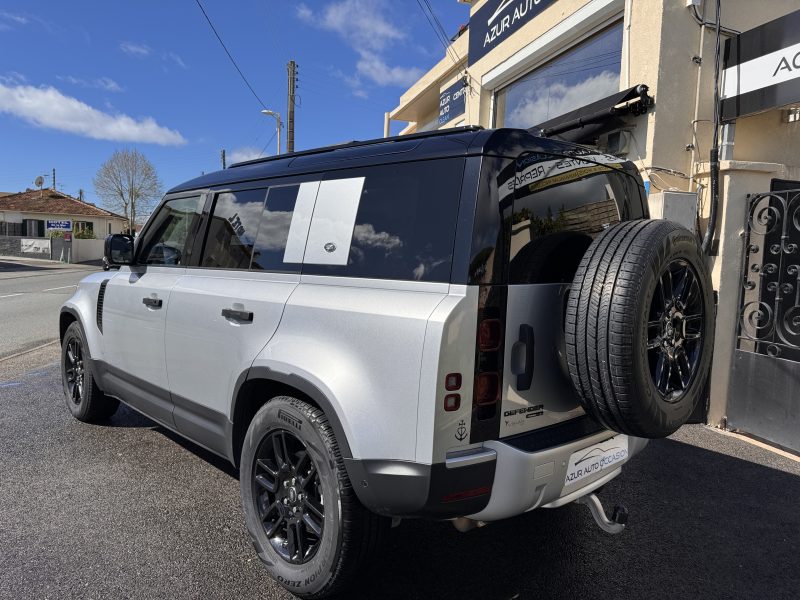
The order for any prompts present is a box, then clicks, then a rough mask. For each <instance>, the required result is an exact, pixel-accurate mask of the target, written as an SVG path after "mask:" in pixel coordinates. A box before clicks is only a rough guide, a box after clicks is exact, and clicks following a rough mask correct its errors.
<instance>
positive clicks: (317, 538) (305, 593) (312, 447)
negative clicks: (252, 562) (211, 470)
mask: <svg viewBox="0 0 800 600" xmlns="http://www.w3.org/2000/svg"><path fill="white" fill-rule="evenodd" d="M239 480H240V484H241V493H242V502H243V507H244V513H245V520H246V524H247V529H248V531H249V532H250V536H251V537H252V540H253V544H254V546H255V548H256V551H257V552H258V555H259V557H260V558H261V560H262V561H263V562H264V564H265V565H266V567H267V570H268V571H269V572H270V574H271V575H272V576H273V577H274V578H275V579H276V580H277V581H278V583H280V584H281V585H282V586H283V587H285V588H286V589H288V590H290V591H291V592H292V593H294V594H296V595H298V596H300V597H302V598H323V597H327V596H330V595H331V594H333V593H335V592H336V591H337V590H340V589H341V588H342V587H343V586H345V585H346V584H347V582H348V581H350V580H351V579H352V578H353V577H354V576H355V574H356V573H357V572H358V571H359V569H360V568H361V567H363V565H364V564H365V563H366V562H367V561H368V560H369V559H370V558H371V557H372V556H373V555H374V553H375V550H376V549H377V547H378V545H379V544H380V541H381V539H382V537H383V536H384V535H385V533H386V531H387V530H388V527H389V520H388V519H386V518H385V517H380V516H378V515H376V514H374V513H371V512H370V511H368V510H367V509H366V508H364V507H363V506H362V505H361V504H360V503H359V501H358V499H357V498H356V495H355V493H354V491H353V489H352V486H351V484H350V480H349V479H348V477H347V473H346V471H345V468H344V463H343V461H342V457H341V453H340V452H339V446H338V444H337V442H336V438H335V437H334V435H333V430H332V428H331V426H330V424H329V423H328V420H327V419H326V418H325V414H324V413H323V412H322V411H321V410H319V409H317V408H314V407H313V406H311V405H309V404H307V403H305V402H302V401H301V400H298V399H296V398H291V397H288V396H281V397H278V398H273V399H272V400H270V401H269V402H268V403H267V404H265V405H264V406H263V407H262V408H261V409H260V410H259V411H258V412H257V413H256V415H255V417H253V421H252V422H251V423H250V427H249V428H248V430H247V436H246V437H245V440H244V447H243V448H242V459H241V465H240V477H239Z"/></svg>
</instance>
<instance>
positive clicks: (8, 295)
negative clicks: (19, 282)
mask: <svg viewBox="0 0 800 600" xmlns="http://www.w3.org/2000/svg"><path fill="white" fill-rule="evenodd" d="M14 296H22V294H7V295H5V296H0V298H13V297H14Z"/></svg>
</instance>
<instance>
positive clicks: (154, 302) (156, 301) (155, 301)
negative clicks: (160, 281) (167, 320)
mask: <svg viewBox="0 0 800 600" xmlns="http://www.w3.org/2000/svg"><path fill="white" fill-rule="evenodd" d="M142 304H144V305H145V306H146V307H147V308H161V307H162V306H163V304H164V301H163V300H162V299H161V298H142Z"/></svg>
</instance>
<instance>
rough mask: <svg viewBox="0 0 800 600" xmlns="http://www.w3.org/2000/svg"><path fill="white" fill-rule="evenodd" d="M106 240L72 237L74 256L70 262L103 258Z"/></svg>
mask: <svg viewBox="0 0 800 600" xmlns="http://www.w3.org/2000/svg"><path fill="white" fill-rule="evenodd" d="M103 245H104V240H102V239H97V240H79V239H76V238H74V237H73V238H72V257H71V259H70V262H73V263H77V262H86V261H87V260H100V259H101V258H103Z"/></svg>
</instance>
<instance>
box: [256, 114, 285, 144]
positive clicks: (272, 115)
mask: <svg viewBox="0 0 800 600" xmlns="http://www.w3.org/2000/svg"><path fill="white" fill-rule="evenodd" d="M261 114H263V115H268V116H270V117H275V122H276V125H277V126H278V154H280V153H281V127H282V126H283V125H282V123H281V116H280V115H279V114H278V113H276V112H275V111H274V110H267V109H266V108H265V109H264V110H262V111H261Z"/></svg>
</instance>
